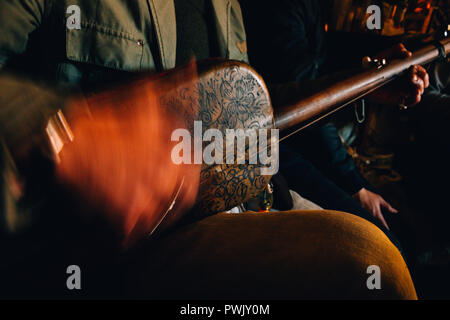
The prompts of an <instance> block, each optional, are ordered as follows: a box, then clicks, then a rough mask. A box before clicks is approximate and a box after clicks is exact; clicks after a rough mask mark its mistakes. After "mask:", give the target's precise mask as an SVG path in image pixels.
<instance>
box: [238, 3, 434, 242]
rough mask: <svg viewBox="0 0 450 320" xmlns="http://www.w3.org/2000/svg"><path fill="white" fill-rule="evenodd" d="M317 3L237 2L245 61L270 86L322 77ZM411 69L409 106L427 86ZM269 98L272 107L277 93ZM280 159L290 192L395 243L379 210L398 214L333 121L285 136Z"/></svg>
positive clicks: (386, 98) (400, 51)
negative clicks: (354, 218) (370, 226)
mask: <svg viewBox="0 0 450 320" xmlns="http://www.w3.org/2000/svg"><path fill="white" fill-rule="evenodd" d="M321 3H322V2H321V1H314V0H280V1H252V0H244V1H242V7H243V15H244V18H245V19H244V21H245V24H246V30H247V35H248V48H249V57H250V61H251V62H252V65H253V66H254V67H255V68H256V70H257V71H259V72H261V74H262V75H263V77H264V78H265V79H266V81H267V82H268V83H269V85H270V84H272V85H276V84H279V83H284V82H289V81H297V82H299V83H302V82H303V83H305V82H306V83H305V84H304V86H305V87H310V86H311V85H310V84H309V83H308V82H311V80H314V79H317V78H318V77H319V76H321V75H322V76H323V75H324V74H326V70H323V69H324V68H323V66H324V64H325V61H326V56H327V45H326V38H325V28H324V22H323V17H322V12H321V5H320V4H321ZM393 53H394V54H395V55H399V56H403V57H406V56H408V55H409V54H410V53H409V52H408V51H407V50H406V49H405V48H404V47H403V46H399V47H398V48H395V49H394V51H393ZM415 68H416V69H414V70H413V71H412V73H411V75H410V76H411V80H413V79H416V81H411V83H410V84H405V85H403V88H402V91H405V92H404V93H403V94H404V95H409V96H410V97H411V98H410V101H408V103H409V104H410V105H414V104H415V103H417V102H418V101H420V96H421V94H422V93H423V90H424V87H426V86H428V75H427V74H426V71H425V70H424V69H423V68H422V67H421V66H415ZM312 83H314V82H312ZM405 83H406V82H405ZM301 86H302V84H300V85H299V87H300V88H301ZM274 87H278V86H274ZM384 90H385V89H384ZM388 90H389V89H388ZM399 94H400V92H396V93H394V94H392V93H391V94H386V93H384V94H383V93H382V92H378V93H376V94H375V95H373V96H371V97H370V96H369V99H375V100H377V101H382V102H384V103H389V102H391V103H392V102H393V103H396V102H398V101H400V99H399ZM274 96H275V98H274V100H275V102H274V104H275V107H276V92H275V93H274ZM395 99H397V100H395ZM280 159H281V162H280V164H281V173H282V174H283V175H284V176H286V178H287V180H288V183H289V185H290V187H291V188H293V189H294V190H295V191H297V192H299V193H300V194H301V195H302V196H304V197H306V198H307V199H309V200H311V201H312V202H314V203H316V204H318V205H319V206H321V207H323V208H325V209H331V208H333V209H338V210H343V211H345V212H351V213H353V214H356V215H358V216H360V217H363V218H364V219H367V220H369V221H371V222H373V223H374V224H376V225H377V226H378V227H380V228H381V229H382V230H384V231H385V232H386V233H387V234H388V235H389V237H390V239H391V240H393V241H395V242H396V243H397V244H398V241H397V240H396V239H395V237H394V236H393V235H392V234H391V233H390V232H389V226H388V225H387V223H386V220H385V218H384V216H383V210H386V211H388V212H390V213H397V210H396V209H394V208H393V207H392V206H391V205H390V204H389V203H388V202H387V201H386V200H384V199H383V198H382V197H381V196H380V195H378V194H377V193H375V191H374V190H373V188H372V187H371V186H370V185H369V183H368V182H367V181H365V179H363V178H362V177H361V175H360V174H359V172H358V171H357V169H356V167H355V164H354V163H353V160H352V158H351V157H350V155H349V154H348V153H347V150H346V149H345V147H344V146H343V144H342V141H341V138H340V136H339V134H338V130H337V129H336V127H335V126H334V125H333V124H332V123H326V124H322V125H315V126H314V127H313V128H312V129H307V130H304V131H303V132H301V133H298V134H297V135H296V136H294V137H291V138H289V139H288V142H287V143H286V144H283V143H281V144H280Z"/></svg>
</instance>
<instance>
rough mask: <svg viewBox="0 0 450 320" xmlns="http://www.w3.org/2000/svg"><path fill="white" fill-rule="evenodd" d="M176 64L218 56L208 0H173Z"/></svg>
mask: <svg viewBox="0 0 450 320" xmlns="http://www.w3.org/2000/svg"><path fill="white" fill-rule="evenodd" d="M175 12H176V17H177V19H176V20H177V60H176V64H177V65H182V64H185V63H187V62H189V60H190V59H191V58H193V57H195V58H196V60H202V59H207V58H211V57H216V56H218V53H217V52H218V45H217V43H216V42H217V40H214V39H215V38H217V37H216V30H215V29H216V28H215V24H214V20H213V19H214V16H213V10H212V7H211V1H209V0H175Z"/></svg>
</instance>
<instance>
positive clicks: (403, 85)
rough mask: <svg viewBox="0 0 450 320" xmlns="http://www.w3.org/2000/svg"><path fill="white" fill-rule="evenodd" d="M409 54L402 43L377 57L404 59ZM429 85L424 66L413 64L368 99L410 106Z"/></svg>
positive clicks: (420, 97)
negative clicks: (398, 77) (400, 75)
mask: <svg viewBox="0 0 450 320" xmlns="http://www.w3.org/2000/svg"><path fill="white" fill-rule="evenodd" d="M411 55H412V53H411V52H410V51H408V50H407V49H406V48H405V46H404V45H403V44H399V45H397V46H395V47H393V48H391V49H389V50H386V51H384V52H382V53H380V54H379V55H377V58H378V59H380V58H386V59H387V60H388V61H389V60H390V59H402V58H403V59H406V58H409V57H411ZM429 85H430V80H429V76H428V73H427V71H426V70H425V68H423V67H422V66H420V65H414V66H412V67H411V68H410V70H409V71H408V72H407V73H406V74H405V75H404V76H402V77H401V78H400V79H399V80H396V81H395V82H393V83H392V84H389V85H387V86H385V87H382V88H381V89H379V90H377V91H375V92H374V93H372V94H371V95H369V99H370V100H372V101H374V102H377V103H382V104H390V105H398V104H400V103H401V104H404V105H406V106H408V107H412V106H414V105H416V104H418V103H419V102H420V101H421V99H422V95H423V93H424V91H425V89H426V88H428V86H429Z"/></svg>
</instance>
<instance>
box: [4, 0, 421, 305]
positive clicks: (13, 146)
mask: <svg viewBox="0 0 450 320" xmlns="http://www.w3.org/2000/svg"><path fill="white" fill-rule="evenodd" d="M74 5H75V6H78V8H79V9H80V10H79V12H78V13H79V14H78V15H77V10H75V11H68V8H69V7H71V8H72V9H73V6H74ZM75 8H76V7H75ZM67 12H69V13H67ZM73 12H75V13H74V15H73V16H72V15H70V13H73ZM67 17H70V20H68V21H66V19H67ZM77 19H81V21H80V22H79V23H78V21H77ZM175 19H176V20H175ZM68 24H69V25H74V26H77V25H78V24H79V26H80V28H79V29H78V28H76V27H74V28H67V25H68ZM0 30H2V33H3V36H2V38H1V39H0V65H1V66H2V68H3V69H4V70H7V71H10V72H14V73H15V74H20V73H26V74H31V75H32V76H34V77H38V79H40V80H41V82H40V83H39V82H32V81H24V80H22V79H20V78H19V79H17V77H16V76H14V77H11V76H8V75H7V74H2V76H1V79H0V82H1V86H2V88H7V90H5V91H2V92H1V94H0V97H1V113H0V123H1V126H0V127H1V130H2V131H1V137H2V140H3V141H4V143H3V145H4V147H3V154H2V166H3V167H5V170H4V178H5V179H4V180H5V181H7V182H8V183H7V184H6V188H4V190H2V192H4V193H5V194H6V197H5V198H3V199H2V201H3V203H2V204H3V205H4V208H6V209H8V211H7V212H8V217H10V214H11V215H13V213H14V212H15V213H18V214H19V216H21V215H25V216H26V214H25V213H26V212H31V213H32V215H31V216H32V217H34V218H38V217H39V216H42V220H40V222H39V223H35V225H34V228H38V229H34V230H33V228H32V231H27V232H24V234H23V237H22V238H21V241H20V243H19V244H17V243H14V241H13V244H10V243H11V242H7V241H6V239H8V240H10V236H9V235H8V236H4V237H3V238H5V241H4V242H2V244H5V245H4V248H2V249H3V250H5V251H4V252H6V253H5V255H6V257H7V258H6V259H2V262H3V261H6V264H5V265H2V269H4V270H8V273H6V272H3V273H2V275H4V274H8V275H9V277H8V279H2V280H5V281H3V282H2V284H4V285H2V288H1V289H2V292H1V294H2V295H4V294H5V295H8V294H9V296H11V295H12V296H19V297H20V296H31V297H36V296H39V297H40V298H42V297H55V296H61V295H62V296H69V297H73V295H71V294H73V293H71V292H68V291H66V290H64V289H62V290H61V283H60V282H61V278H59V277H58V276H55V274H59V273H61V272H62V273H64V271H65V268H66V267H67V265H65V263H66V262H67V263H68V261H74V260H77V259H79V260H78V261H81V262H80V265H83V263H85V264H86V265H87V268H88V270H86V271H87V273H88V274H89V275H90V276H89V277H88V278H89V280H90V281H91V291H90V292H87V293H86V294H87V295H88V296H89V295H92V296H102V297H104V296H105V295H106V296H108V295H112V296H116V295H117V296H121V297H123V296H124V295H125V296H133V297H136V296H137V297H152V298H206V297H208V298H253V299H255V298H301V297H304V298H305V297H309V298H311V297H330V298H337V297H340V298H345V297H348V298H351V297H359V298H364V297H381V298H383V297H384V298H406V299H411V298H415V297H416V295H415V292H414V287H413V285H412V282H411V278H410V276H409V273H408V270H407V268H406V265H405V263H404V261H403V260H402V258H401V255H400V254H399V252H398V250H397V249H396V248H395V247H394V246H393V245H392V244H391V243H390V242H389V241H388V240H387V239H386V237H385V236H384V234H383V233H382V232H381V231H380V230H379V229H377V228H376V227H374V226H373V225H371V224H368V223H366V221H364V220H363V219H359V218H356V217H354V216H352V215H349V214H345V213H338V212H328V211H319V212H289V213H278V214H266V215H260V214H255V213H244V214H241V215H236V216H233V215H224V214H219V215H216V216H213V217H211V218H208V219H204V220H202V221H199V222H196V223H193V224H190V225H188V226H184V227H182V228H180V229H177V230H175V231H172V232H171V233H169V234H166V235H164V236H162V237H161V238H158V239H152V241H148V242H147V243H144V244H143V245H142V246H140V247H139V250H137V251H139V252H137V253H136V254H134V255H130V256H129V255H127V256H126V258H124V257H123V256H120V258H121V259H120V262H121V263H119V264H118V263H117V260H118V259H117V256H116V255H117V251H116V250H117V248H116V247H115V241H114V239H115V238H114V236H112V235H111V233H110V230H109V229H105V227H104V226H103V227H102V225H101V223H100V224H99V223H95V222H98V220H100V222H103V221H104V220H103V219H102V217H100V218H99V217H98V216H97V215H93V216H88V218H87V221H88V222H89V223H88V225H90V227H87V230H86V221H83V223H80V222H79V220H77V215H78V214H80V215H81V212H80V211H79V210H87V209H80V208H78V207H76V206H75V205H74V204H73V203H72V202H70V201H69V200H67V199H66V198H64V199H62V198H60V194H59V193H58V192H57V189H55V186H54V185H53V184H52V179H51V178H49V176H51V175H52V171H53V170H52V169H51V168H48V167H46V165H47V164H46V163H47V162H46V161H42V163H40V165H41V166H39V165H37V164H36V162H35V161H33V163H31V161H30V159H36V158H38V159H39V158H42V155H39V153H41V152H42V150H41V147H40V146H41V145H40V140H41V139H40V138H39V137H40V136H41V133H42V130H43V129H44V128H45V127H46V125H47V123H48V119H49V118H50V117H51V116H50V115H51V114H54V113H56V110H57V109H59V108H63V107H64V105H72V106H73V105H74V104H75V105H78V106H82V105H83V102H80V101H83V100H82V99H81V100H78V99H73V100H71V99H69V100H70V102H69V103H67V102H66V101H65V99H62V98H61V96H60V95H55V94H54V93H53V92H52V91H53V90H48V89H44V88H42V84H41V83H42V81H44V80H45V81H46V83H50V84H52V85H53V86H55V84H57V85H58V88H60V87H59V86H61V87H62V88H63V90H64V91H63V92H64V93H65V94H64V98H66V97H67V96H68V94H67V93H68V92H69V93H70V94H71V95H73V94H74V93H75V92H76V93H79V92H80V91H83V92H84V93H86V92H96V91H100V89H102V88H103V87H104V86H105V85H106V84H108V83H117V82H119V83H120V82H122V81H124V79H127V78H128V77H130V76H131V77H133V75H132V73H133V72H139V71H140V72H143V71H147V72H148V71H162V70H167V69H171V68H173V67H175V66H176V65H177V63H180V64H181V63H184V62H186V61H188V60H189V58H190V57H191V56H192V55H195V56H196V58H197V59H203V58H208V57H222V58H227V59H234V60H241V61H247V53H246V35H245V31H244V27H243V21H242V16H241V11H240V6H239V3H238V2H237V1H236V0H212V1H206V0H205V1H201V0H195V1H194V0H192V1H180V0H178V1H168V0H149V1H91V0H89V1H87V0H77V1H65V0H64V1H63V0H61V1H50V0H23V1H13V0H7V1H5V2H4V3H3V4H2V6H1V8H0ZM414 74H415V75H416V76H419V74H418V73H417V70H416V71H415V73H414ZM42 79H44V80H42ZM37 83H39V84H37ZM141 89H142V90H141ZM156 89H159V88H154V87H152V84H148V83H146V82H144V83H143V84H142V83H141V86H135V87H134V89H133V87H132V88H131V89H130V88H128V89H127V90H124V91H122V92H121V94H119V95H114V94H110V95H109V98H108V95H106V96H100V97H99V98H95V99H94V100H90V101H91V102H92V101H94V102H95V103H96V104H98V105H101V106H102V107H104V109H101V110H106V113H105V117H104V118H103V119H101V121H98V122H95V123H93V122H92V121H91V120H92V119H98V114H96V113H95V112H94V114H89V112H88V113H87V114H84V115H83V116H80V117H79V118H77V117H72V116H71V115H73V114H71V113H70V112H69V113H68V118H69V119H70V120H69V125H70V127H71V129H72V130H73V132H74V133H75V139H76V140H74V141H76V142H75V143H74V144H70V143H69V144H67V145H65V146H64V148H63V149H62V152H63V153H62V157H61V159H60V160H61V167H62V168H64V166H65V165H66V164H67V163H73V164H74V165H77V164H79V163H80V162H81V163H83V164H84V163H91V166H79V167H78V166H77V167H76V168H77V173H78V175H76V176H77V177H80V178H81V177H83V176H88V173H89V172H92V170H93V168H95V169H98V170H96V171H95V173H100V174H101V176H102V177H103V178H104V179H105V180H102V181H101V183H98V184H96V185H95V186H96V188H95V189H79V190H77V192H79V193H81V194H84V195H85V196H86V197H87V198H89V197H91V198H92V195H94V196H95V194H96V193H97V194H101V195H102V197H101V199H102V201H101V203H100V207H102V206H103V208H101V209H99V208H98V207H99V206H97V207H96V208H97V210H98V211H100V212H102V211H103V212H104V211H108V210H109V209H113V210H112V211H114V215H111V216H110V217H112V218H111V219H113V220H115V221H116V222H117V221H119V223H118V225H119V227H121V228H122V230H120V231H121V234H124V233H125V234H127V230H130V229H133V230H134V228H135V227H136V228H137V229H145V227H146V224H145V223H144V224H143V225H142V224H141V225H139V224H140V223H142V221H144V222H145V221H147V219H146V218H148V214H155V213H158V212H156V211H157V210H160V209H161V208H166V205H167V206H169V205H170V202H169V203H167V200H169V201H170V199H173V197H172V195H174V196H175V198H177V195H178V194H179V193H178V190H179V189H180V188H179V186H180V183H179V179H178V178H179V177H180V176H184V177H186V180H185V181H184V183H181V184H182V185H187V186H189V187H190V189H188V190H187V191H183V194H184V195H185V197H183V198H181V199H182V200H181V201H180V202H181V207H182V208H184V209H187V208H189V206H190V205H191V204H192V200H193V198H194V196H195V186H196V184H197V183H198V177H197V179H196V176H195V174H192V175H190V174H189V172H180V171H178V170H179V169H178V170H177V169H173V168H172V166H171V165H170V164H167V163H165V162H162V161H158V160H157V159H161V158H163V156H164V154H165V152H166V150H165V149H164V148H162V147H161V146H162V145H163V139H162V138H161V137H160V136H159V134H160V133H162V132H165V131H166V130H167V129H168V128H171V126H176V123H177V121H178V120H179V119H175V120H174V119H172V118H171V117H170V116H167V115H166V114H165V113H164V112H162V113H157V111H156V110H154V109H146V108H145V102H146V101H147V102H148V101H149V100H146V98H148V97H149V96H150V98H149V99H152V98H151V97H152V96H151V95H149V93H154V92H157V91H158V90H156ZM148 95H149V96H148ZM129 99H132V100H129ZM74 101H75V102H74ZM77 101H78V102H77ZM130 101H133V103H132V104H130V105H132V106H136V107H137V108H138V109H137V110H138V111H139V112H131V113H130V115H129V116H119V115H118V113H116V112H115V111H112V110H111V108H109V107H110V106H113V105H117V104H120V102H130ZM150 101H153V100H150ZM108 106H109V107H108ZM124 107H126V108H128V107H129V106H128V105H126V106H125V105H124ZM119 108H120V107H119ZM19 109H20V110H19ZM83 110H84V109H83ZM91 110H92V108H91ZM131 110H133V109H131ZM149 110H153V111H154V112H155V114H154V118H152V117H151V116H152V115H151V114H150V113H149ZM94 111H95V110H94ZM69 114H70V115H69ZM75 114H76V112H75ZM59 120H61V117H60V119H59ZM147 120H148V121H147ZM60 122H61V123H62V125H61V127H62V131H63V132H65V135H66V136H67V140H71V139H70V137H71V134H70V131H71V130H69V129H67V128H66V126H65V125H64V123H65V122H64V121H60ZM135 124H138V125H137V126H135ZM166 124H167V127H165V125H166ZM145 129H148V130H150V131H151V132H152V133H154V135H153V136H152V137H151V138H149V137H148V136H147V134H148V132H147V130H145ZM158 129H160V130H158ZM77 133H78V134H77ZM91 138H92V139H93V141H92V143H90V141H89V139H91ZM136 141H139V142H141V144H139V146H142V148H143V149H140V148H139V147H136V148H135V147H133V146H136V145H135V144H133V143H130V142H136ZM82 145H91V146H99V147H100V148H98V149H93V150H92V149H91V150H89V152H86V149H83V148H81V146H82ZM158 146H159V147H158ZM78 148H79V149H78ZM66 150H67V151H66ZM94 150H95V151H94ZM89 153H92V154H95V158H94V159H92V161H91V162H89V161H87V162H83V161H85V160H86V159H89ZM64 154H65V155H66V156H64ZM65 159H66V160H67V159H71V160H72V162H70V160H69V162H65V161H64V160H65ZM36 166H37V167H36ZM27 167H28V168H32V169H31V170H26V169H24V168H27ZM43 167H44V168H47V171H45V170H42V168H43ZM56 167H57V168H58V165H56ZM61 167H59V168H61ZM36 168H39V169H36ZM105 169H108V170H107V171H106V170H105ZM102 170H105V171H102ZM17 171H19V172H20V176H22V177H23V178H24V180H25V181H23V179H18V178H17V177H16V178H14V177H11V173H15V172H17ZM59 172H62V173H63V174H64V172H66V173H67V172H69V173H68V176H70V174H73V171H64V170H62V171H59ZM166 173H167V177H165V180H164V178H161V176H164V174H166ZM36 175H37V177H36ZM12 176H14V174H12ZM33 176H34V177H33ZM30 177H32V178H30ZM57 178H58V177H57ZM63 178H64V177H63ZM66 178H67V176H66ZM44 181H46V182H47V184H48V185H46V184H44V183H43V182H44ZM137 181H138V183H137ZM133 182H136V183H133ZM24 184H25V186H26V187H25V188H24ZM120 190H122V191H123V192H126V191H127V190H129V192H130V193H132V194H130V195H129V199H132V200H133V201H130V202H128V203H127V201H123V198H122V197H117V194H120V195H123V193H122V192H119V191H120ZM89 194H90V195H89ZM142 195H144V197H142ZM145 195H147V197H145ZM149 199H153V200H152V201H151V204H158V205H156V206H154V207H153V206H152V205H149V202H148V201H149ZM55 204H56V205H55ZM61 204H65V205H64V206H62V207H59V205H61ZM159 204H161V205H159ZM163 204H164V205H163ZM61 208H63V209H61ZM142 208H144V210H142ZM145 208H151V209H153V211H152V210H148V211H146V210H145ZM117 209H119V210H117ZM163 210H165V209H163ZM142 212H145V214H146V215H145V216H144V217H139V216H138V217H137V219H136V213H142ZM159 213H160V212H159ZM106 217H109V216H108V215H106ZM141 218H143V219H141ZM13 220H14V219H13ZM18 220H20V219H16V220H14V222H17V221H18ZM38 220H39V219H38ZM5 221H7V222H11V219H5ZM5 225H6V227H8V226H10V224H8V223H6V224H5ZM137 225H139V226H137ZM14 226H16V227H17V225H16V224H14ZM93 226H95V227H93ZM5 229H6V230H8V228H5ZM9 230H10V229H9ZM36 230H37V231H36ZM145 231H146V232H150V231H151V230H145ZM331 233H333V234H334V237H333V238H332V239H330V238H329V235H330V234H331ZM43 234H45V235H44V236H43ZM37 235H39V236H37ZM42 241H43V242H44V244H42V243H41V242H42ZM20 244H22V246H21V245H20ZM30 245H33V246H34V247H36V248H38V249H37V250H34V251H33V250H31V251H32V252H29V254H27V255H23V253H22V252H25V251H26V249H27V247H28V246H30ZM8 248H9V249H10V250H9V251H8V250H7V249H8ZM105 248H106V249H105ZM379 248H383V250H381V251H380V250H378V249H379ZM10 251H12V252H10ZM84 251H86V252H90V253H91V254H86V252H84ZM2 252H3V251H2ZM17 253H19V255H21V256H22V259H21V258H17ZM99 253H101V254H99ZM369 253H370V254H374V255H375V256H376V257H375V258H374V263H377V264H378V265H379V266H380V267H381V268H382V269H383V270H384V274H385V275H386V278H384V282H383V283H384V288H383V290H382V291H380V292H374V291H369V290H367V287H366V280H365V279H364V276H361V275H364V272H365V270H366V269H367V267H368V266H365V265H364V261H365V258H364V257H365V256H366V255H367V254H369ZM11 257H15V258H11ZM111 257H113V258H111ZM47 259H48V260H47ZM23 260H25V261H27V263H26V264H24V262H23ZM93 261H95V265H96V266H94V264H93V263H92V262H93ZM387 261H389V262H387ZM33 263H36V264H38V265H39V266H40V268H32V269H33V270H28V269H27V268H28V266H29V264H33ZM70 263H73V262H70ZM330 266H336V268H337V269H336V270H334V271H335V274H334V275H333V273H330ZM61 268H64V269H61ZM89 268H92V269H90V270H89ZM11 270H16V273H14V272H12V271H11ZM60 270H64V271H60ZM18 274H19V276H18ZM25 274H26V275H28V276H27V277H29V278H32V279H33V282H32V281H24V280H22V281H20V275H25ZM305 275H307V276H305ZM111 279H115V280H116V281H119V282H120V284H119V285H117V283H116V282H115V281H112V280H111ZM6 280H7V281H6ZM63 283H64V280H63ZM342 284H345V285H344V287H343V286H342ZM349 284H350V285H351V286H353V287H352V290H348V291H347V290H346V289H347V288H348V286H349ZM118 288H120V290H118ZM302 288H305V289H304V290H303V289H302ZM3 290H5V291H3Z"/></svg>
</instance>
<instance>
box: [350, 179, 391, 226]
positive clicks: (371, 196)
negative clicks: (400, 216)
mask: <svg viewBox="0 0 450 320" xmlns="http://www.w3.org/2000/svg"><path fill="white" fill-rule="evenodd" d="M353 197H354V198H355V199H356V200H358V201H359V203H360V204H361V206H362V207H363V208H364V209H366V210H368V211H369V212H370V213H371V214H372V215H373V216H374V217H375V218H376V219H377V220H379V221H380V222H381V223H382V224H383V225H384V226H385V227H386V229H388V230H389V226H388V224H387V223H386V220H385V219H384V216H383V213H382V211H381V209H382V208H385V209H387V210H388V211H389V212H391V213H398V211H397V210H396V209H394V208H393V207H392V206H391V205H390V204H389V203H388V202H387V201H386V200H384V199H383V198H382V197H381V196H380V195H378V194H376V193H373V192H370V191H369V190H367V189H365V188H363V189H361V190H360V191H359V192H358V193H356V194H355V195H354V196H353Z"/></svg>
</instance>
